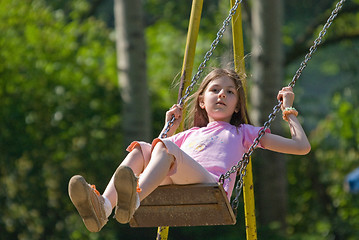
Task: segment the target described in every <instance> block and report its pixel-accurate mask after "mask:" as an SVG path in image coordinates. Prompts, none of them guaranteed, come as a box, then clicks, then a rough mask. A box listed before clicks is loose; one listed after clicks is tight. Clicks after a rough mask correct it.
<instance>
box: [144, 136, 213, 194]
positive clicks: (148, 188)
mask: <svg viewBox="0 0 359 240" xmlns="http://www.w3.org/2000/svg"><path fill="white" fill-rule="evenodd" d="M168 149H170V150H168ZM175 161H176V165H177V166H176V172H175V173H174V174H173V175H171V176H170V177H168V176H167V175H168V173H169V171H170V169H171V166H172V164H175ZM214 182H216V179H215V177H214V176H212V175H211V174H210V173H209V172H208V171H207V170H206V169H205V168H204V167H203V166H202V165H200V164H199V163H198V162H196V161H195V160H193V159H192V158H191V157H190V156H188V155H187V154H186V153H184V152H183V151H182V150H181V149H180V148H179V147H177V146H176V145H175V144H174V143H172V142H169V141H166V140H163V141H158V142H157V143H156V145H155V146H154V149H153V152H152V155H151V161H150V162H149V164H148V166H147V167H146V168H145V170H144V172H143V173H142V175H141V178H140V179H139V185H140V187H141V189H142V192H141V193H140V194H139V195H140V199H141V200H142V199H144V198H145V197H147V196H148V195H149V194H150V193H151V192H152V191H153V190H155V189H156V188H157V187H158V186H159V185H164V184H194V183H214Z"/></svg>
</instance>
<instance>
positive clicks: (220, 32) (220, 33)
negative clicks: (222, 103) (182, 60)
mask: <svg viewBox="0 0 359 240" xmlns="http://www.w3.org/2000/svg"><path fill="white" fill-rule="evenodd" d="M241 2H242V0H236V2H235V3H234V4H233V6H232V8H231V9H230V10H229V14H228V16H227V18H226V19H225V20H224V21H223V24H222V27H221V28H220V29H219V30H218V32H217V37H216V38H215V39H214V40H213V42H212V44H211V48H210V49H209V50H208V51H207V53H206V54H205V56H204V60H203V62H202V63H201V64H200V65H199V67H198V69H197V72H196V74H195V75H194V76H193V77H192V80H191V84H190V85H189V86H188V87H187V88H186V90H185V94H184V96H183V97H181V99H180V100H179V101H178V104H179V105H181V106H183V105H184V102H185V100H186V99H187V98H188V97H189V95H190V94H191V92H192V90H193V88H194V87H195V85H196V84H197V82H198V79H199V78H200V76H201V74H202V73H203V71H204V69H205V68H206V66H207V62H208V61H209V59H210V58H211V56H212V54H213V51H214V50H215V49H216V47H217V45H218V43H219V41H220V40H221V38H222V37H223V34H224V32H225V31H226V29H227V26H228V25H229V24H230V21H231V19H232V17H233V15H234V14H235V13H236V11H237V9H238V6H239V4H240V3H241ZM174 121H175V117H174V116H172V118H171V120H169V121H168V122H167V124H166V127H165V130H164V131H163V132H162V133H161V136H160V137H161V138H166V137H167V133H168V131H169V130H170V129H171V127H172V126H173V124H174Z"/></svg>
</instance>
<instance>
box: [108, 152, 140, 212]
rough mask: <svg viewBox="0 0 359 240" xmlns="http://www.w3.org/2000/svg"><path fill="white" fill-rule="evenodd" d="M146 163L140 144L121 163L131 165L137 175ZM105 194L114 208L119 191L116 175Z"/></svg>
mask: <svg viewBox="0 0 359 240" xmlns="http://www.w3.org/2000/svg"><path fill="white" fill-rule="evenodd" d="M144 165H145V161H144V158H143V154H142V151H141V148H140V147H139V146H137V147H135V148H134V149H133V150H132V151H131V152H130V153H129V154H128V155H127V156H126V158H125V159H124V160H123V162H122V163H121V164H120V166H127V167H130V168H131V169H132V171H133V172H134V174H136V175H137V176H138V175H140V174H141V172H142V171H143V168H144ZM103 196H104V197H106V198H107V199H108V200H109V201H110V202H111V206H112V208H114V207H115V206H116V201H117V193H116V189H115V185H114V176H112V178H111V180H110V182H109V183H108V185H107V187H106V189H105V191H104V193H103Z"/></svg>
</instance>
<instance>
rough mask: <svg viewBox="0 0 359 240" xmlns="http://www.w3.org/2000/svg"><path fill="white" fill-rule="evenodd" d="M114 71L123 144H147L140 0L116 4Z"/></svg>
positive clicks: (118, 0) (148, 119) (147, 110)
mask: <svg viewBox="0 0 359 240" xmlns="http://www.w3.org/2000/svg"><path fill="white" fill-rule="evenodd" d="M115 27H116V46H117V68H118V69H117V71H118V80H119V85H120V89H121V97H122V101H123V113H122V122H123V134H124V144H126V145H127V144H129V143H130V142H131V141H133V140H145V141H150V139H151V136H150V135H151V134H150V132H151V131H150V126H151V116H150V103H149V102H150V101H149V94H148V86H147V81H146V44H145V37H144V23H143V13H142V4H141V0H131V1H130V0H115Z"/></svg>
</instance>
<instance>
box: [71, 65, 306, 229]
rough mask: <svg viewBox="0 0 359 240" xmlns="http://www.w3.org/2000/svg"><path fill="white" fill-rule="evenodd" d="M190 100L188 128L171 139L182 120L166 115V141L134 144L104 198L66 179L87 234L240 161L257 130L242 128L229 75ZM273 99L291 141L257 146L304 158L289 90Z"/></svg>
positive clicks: (236, 89) (270, 137) (228, 186)
mask: <svg viewBox="0 0 359 240" xmlns="http://www.w3.org/2000/svg"><path fill="white" fill-rule="evenodd" d="M193 97H194V101H193V106H192V113H193V114H192V115H193V127H192V128H191V129H189V130H187V131H184V132H181V133H178V134H176V135H173V134H174V132H175V130H176V128H177V127H178V126H179V124H180V122H181V119H182V109H181V107H180V106H179V105H174V106H173V107H172V108H171V109H170V110H169V111H167V113H166V122H168V120H169V119H171V117H172V116H173V115H174V117H175V121H174V125H173V126H172V128H171V129H170V130H169V132H168V133H167V136H169V137H168V138H166V139H159V138H157V139H155V140H154V141H153V142H152V144H148V143H144V142H133V143H132V144H131V145H130V146H129V147H128V148H127V150H128V151H129V152H130V153H129V154H128V155H127V157H126V158H125V159H124V161H123V162H122V163H121V165H120V166H119V167H118V168H117V170H116V171H115V173H114V175H113V177H112V179H111V180H110V182H109V184H108V186H107V188H106V190H105V192H104V193H103V195H101V194H100V193H99V192H98V191H97V190H96V189H95V187H94V186H93V185H92V186H91V185H89V184H88V183H87V182H86V181H85V179H84V178H83V177H81V176H79V175H77V176H74V177H72V178H71V180H70V182H69V195H70V198H71V201H72V202H73V204H74V205H75V207H76V209H77V210H78V212H79V214H80V216H81V217H82V219H83V221H84V223H85V226H86V227H87V229H88V230H89V231H91V232H98V231H100V230H101V228H102V227H103V226H104V225H105V224H106V222H107V218H108V217H109V216H110V214H111V212H112V209H113V208H114V206H116V209H115V218H116V219H117V221H118V222H120V223H128V222H129V221H130V219H131V218H132V216H133V214H134V212H135V211H136V209H137V208H138V207H139V205H140V202H141V200H142V199H144V198H145V197H146V196H148V195H149V194H150V193H151V192H152V191H153V190H155V189H156V188H157V187H158V186H159V185H166V184H194V183H213V182H217V181H218V179H219V177H220V175H221V174H223V173H225V172H227V171H228V170H229V169H230V167H231V166H233V165H235V164H236V163H237V162H238V160H240V159H239V158H240V157H241V156H242V155H243V153H244V152H246V151H247V150H248V148H249V147H250V146H251V144H252V143H253V140H254V139H255V138H256V137H257V135H258V132H259V131H260V130H261V129H262V128H261V127H254V126H252V125H249V124H244V123H245V122H246V121H247V122H248V119H249V118H248V113H247V109H246V101H245V95H244V89H243V87H242V81H241V79H240V77H239V76H238V75H237V73H236V72H235V71H233V70H226V69H215V70H213V71H212V72H210V73H209V74H208V75H207V76H206V77H205V79H204V80H203V82H202V84H201V85H200V87H199V89H198V91H197V92H196V93H195V94H194V96H193ZM277 98H278V100H281V101H282V106H281V109H282V112H283V119H284V120H286V121H287V122H288V124H289V128H290V132H291V138H290V139H289V138H284V137H281V136H278V135H274V134H271V133H269V132H268V133H266V134H265V135H264V136H263V137H262V138H261V140H260V143H259V145H258V146H260V147H261V148H265V149H269V150H272V151H276V152H281V153H289V154H307V153H308V152H309V151H310V144H309V142H308V139H307V137H306V135H305V133H304V130H303V128H302V127H301V125H300V123H299V122H298V120H297V118H296V116H297V114H298V112H297V111H296V110H295V109H294V108H293V107H292V104H293V100H294V94H293V91H292V89H291V88H290V87H285V88H283V89H282V90H280V91H279V93H278V96H277ZM172 135H173V136H172ZM140 174H141V177H140V178H138V177H137V176H139V175H140ZM232 178H233V179H235V174H233V176H232ZM234 183H235V181H234V180H233V181H225V184H224V186H223V187H224V189H225V191H226V192H227V194H228V197H229V198H230V195H231V193H232V190H233V187H234Z"/></svg>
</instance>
